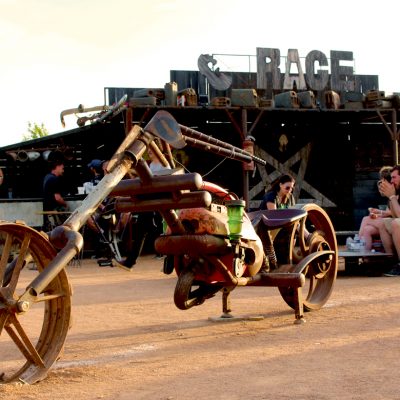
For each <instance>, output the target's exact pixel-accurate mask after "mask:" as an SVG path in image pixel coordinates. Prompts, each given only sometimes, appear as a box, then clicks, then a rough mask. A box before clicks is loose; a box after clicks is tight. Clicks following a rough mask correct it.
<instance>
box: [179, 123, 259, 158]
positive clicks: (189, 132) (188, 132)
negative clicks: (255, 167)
mask: <svg viewBox="0 0 400 400" xmlns="http://www.w3.org/2000/svg"><path fill="white" fill-rule="evenodd" d="M179 127H180V128H181V130H182V132H183V133H184V135H185V136H186V137H185V140H187V138H188V137H190V138H191V139H192V140H193V139H200V141H202V142H205V143H210V144H212V145H215V146H216V147H222V148H225V149H227V150H230V151H231V152H233V153H235V154H238V153H239V154H242V155H244V156H246V157H249V159H250V161H255V162H257V163H259V164H262V165H266V161H265V160H263V159H262V158H259V157H256V156H254V155H253V154H251V153H249V152H247V151H246V150H243V149H241V148H240V147H236V146H233V145H231V144H229V143H226V142H223V141H221V140H219V139H215V138H214V137H212V136H208V135H205V134H204V133H201V132H199V131H196V130H195V129H192V128H189V127H187V126H184V125H180V124H179ZM235 159H236V158H235ZM239 161H244V160H243V159H241V160H239Z"/></svg>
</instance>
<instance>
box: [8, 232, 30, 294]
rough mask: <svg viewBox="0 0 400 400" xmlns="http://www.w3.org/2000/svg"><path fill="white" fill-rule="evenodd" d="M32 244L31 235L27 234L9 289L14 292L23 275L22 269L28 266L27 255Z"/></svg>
mask: <svg viewBox="0 0 400 400" xmlns="http://www.w3.org/2000/svg"><path fill="white" fill-rule="evenodd" d="M30 242H31V235H29V234H27V235H25V237H24V240H23V242H22V244H21V249H20V252H19V255H18V257H17V263H16V265H15V267H14V270H13V273H12V276H11V281H10V283H9V288H10V289H11V290H12V291H13V292H14V290H15V288H16V286H17V283H18V278H19V275H20V273H21V270H22V268H23V267H24V266H25V264H26V258H27V253H28V251H29V244H30Z"/></svg>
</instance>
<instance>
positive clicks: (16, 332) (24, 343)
mask: <svg viewBox="0 0 400 400" xmlns="http://www.w3.org/2000/svg"><path fill="white" fill-rule="evenodd" d="M13 326H14V328H15V329H13ZM5 330H6V332H7V333H8V334H9V336H10V337H11V339H12V340H13V341H14V343H15V344H16V345H17V347H18V348H19V349H20V351H21V353H22V354H23V355H24V356H25V358H26V359H27V361H31V362H33V363H34V364H36V365H38V366H40V367H43V368H44V367H45V364H44V362H43V360H42V358H41V357H40V355H39V353H38V352H37V351H36V348H35V346H34V345H33V344H32V342H31V341H30V339H29V337H28V335H27V334H26V333H25V330H24V329H23V328H22V326H21V324H20V323H19V321H18V318H17V316H16V315H10V317H9V318H8V320H7V323H6V325H5Z"/></svg>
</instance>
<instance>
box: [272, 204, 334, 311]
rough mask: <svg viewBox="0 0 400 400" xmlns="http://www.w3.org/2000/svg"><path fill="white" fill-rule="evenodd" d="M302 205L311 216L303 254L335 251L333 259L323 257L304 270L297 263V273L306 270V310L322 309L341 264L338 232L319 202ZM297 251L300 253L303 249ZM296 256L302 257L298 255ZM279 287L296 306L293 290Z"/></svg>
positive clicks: (306, 220)
mask: <svg viewBox="0 0 400 400" xmlns="http://www.w3.org/2000/svg"><path fill="white" fill-rule="evenodd" d="M298 208H301V209H303V210H305V211H307V216H306V218H305V220H304V221H303V222H302V223H303V224H304V225H305V228H306V229H307V230H308V232H309V233H311V236H310V238H309V239H308V241H303V242H302V241H301V240H300V243H301V244H300V252H301V255H302V256H303V257H305V256H306V255H307V254H311V253H314V252H317V253H318V252H319V251H323V250H332V251H334V255H333V256H332V257H331V259H330V260H329V261H327V260H326V258H325V257H324V258H322V257H321V258H317V259H316V260H315V261H313V262H311V263H310V264H308V265H307V266H306V267H305V268H301V270H300V269H299V268H297V269H296V266H294V268H293V269H292V271H293V272H302V273H304V275H305V277H306V284H305V286H304V287H303V289H302V295H303V299H304V300H303V306H304V310H305V311H313V310H318V309H320V308H321V307H322V306H323V305H324V304H325V303H326V302H327V301H328V299H329V297H330V295H331V293H332V290H333V285H334V283H335V281H336V275H337V267H338V256H337V242H336V235H335V230H334V228H333V225H332V223H331V221H330V219H329V217H328V215H327V214H326V212H325V211H324V210H323V209H322V208H321V207H319V206H318V205H316V204H305V205H301V206H299V207H298ZM300 231H301V230H300ZM295 251H296V252H297V253H298V252H299V248H296V249H295ZM296 257H297V260H298V254H297V255H296ZM279 290H280V292H281V294H282V296H283V298H284V300H285V301H286V302H287V304H289V306H291V307H292V308H294V303H293V289H291V288H280V289H279Z"/></svg>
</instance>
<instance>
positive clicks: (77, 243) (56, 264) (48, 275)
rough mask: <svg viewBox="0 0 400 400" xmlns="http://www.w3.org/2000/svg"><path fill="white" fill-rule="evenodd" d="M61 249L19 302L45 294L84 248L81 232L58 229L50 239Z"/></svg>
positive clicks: (67, 228)
mask: <svg viewBox="0 0 400 400" xmlns="http://www.w3.org/2000/svg"><path fill="white" fill-rule="evenodd" d="M49 239H50V241H51V242H55V244H56V245H57V246H56V247H59V246H61V245H63V246H64V247H63V248H62V249H61V250H60V251H59V253H57V255H56V257H55V258H54V259H53V260H52V261H51V262H50V263H49V264H48V265H47V266H46V268H45V269H44V270H43V271H42V272H41V273H40V274H39V275H38V276H37V277H36V278H35V279H34V280H33V281H32V282H30V283H29V285H28V286H27V288H26V292H25V293H24V294H23V295H22V296H21V298H20V299H19V301H24V300H27V301H30V299H31V298H32V297H36V296H38V295H39V294H40V293H42V292H43V290H44V289H46V287H47V286H48V285H49V283H50V282H51V281H52V280H53V279H54V278H55V277H56V276H57V275H58V274H59V273H60V271H61V270H62V269H63V268H64V267H65V265H67V264H68V263H69V262H70V261H71V260H72V259H73V258H74V257H75V256H76V254H78V253H79V251H80V250H81V249H82V246H83V237H82V235H81V234H80V233H79V232H76V231H74V230H71V228H69V227H67V226H63V225H60V226H58V227H56V228H55V229H54V230H53V231H52V232H51V234H50V237H49Z"/></svg>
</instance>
